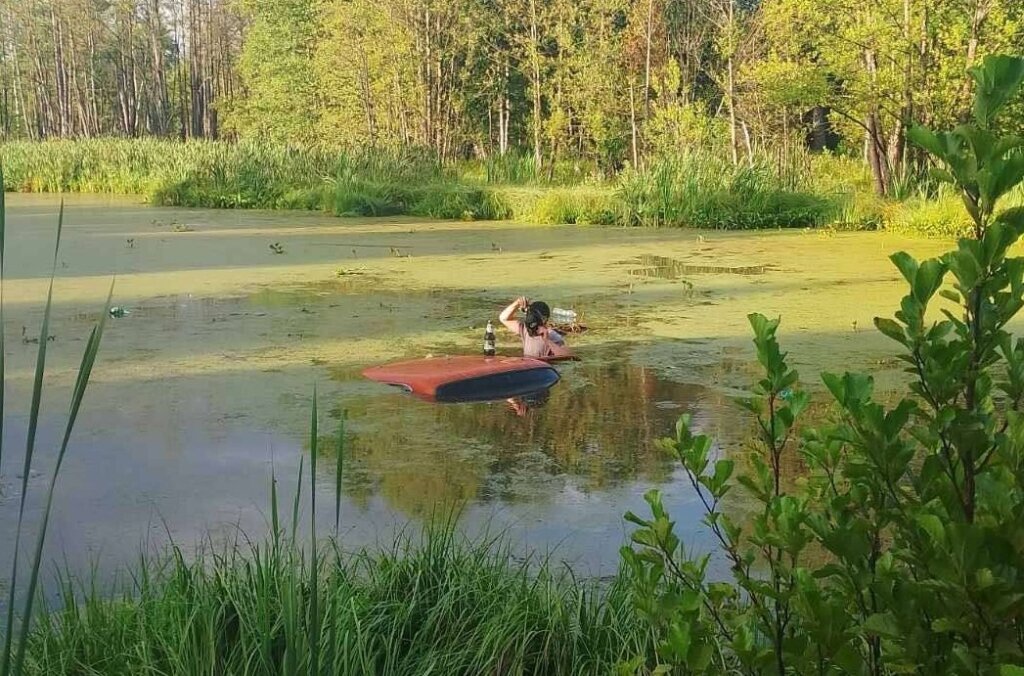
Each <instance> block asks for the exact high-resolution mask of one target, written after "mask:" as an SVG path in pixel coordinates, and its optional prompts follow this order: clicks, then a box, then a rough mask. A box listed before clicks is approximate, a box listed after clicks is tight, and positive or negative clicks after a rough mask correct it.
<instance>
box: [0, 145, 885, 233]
mask: <svg viewBox="0 0 1024 676" xmlns="http://www.w3.org/2000/svg"><path fill="white" fill-rule="evenodd" d="M0 160H2V161H3V162H4V163H5V165H6V166H7V167H8V172H7V175H6V177H5V183H4V185H5V188H6V189H7V190H13V191H28V192H33V191H46V192H101V193H125V194H136V195H142V196H144V197H145V198H146V199H148V200H149V201H150V202H152V203H154V204H159V205H166V206H194V207H216V208H265V209H279V208H291V209H296V208H297V209H311V210H323V211H327V212H330V213H334V214H336V215H340V216H393V215H401V214H407V215H414V216H423V217H428V218H450V219H464V220H477V219H515V220H520V221H525V222H534V223H576V224H581V225H583V224H597V225H627V226H669V227H699V228H737V229H751V228H778V227H813V226H818V225H823V224H827V223H842V224H846V225H852V226H854V227H878V226H879V225H881V224H882V221H883V217H884V214H885V212H884V210H883V209H882V206H884V205H882V204H880V202H879V200H877V199H875V198H873V197H872V195H871V185H870V180H867V181H865V180H864V179H865V172H864V168H863V166H861V164H858V163H857V162H856V161H854V160H849V159H845V158H834V157H819V158H813V157H810V156H806V155H802V154H801V155H799V156H798V157H795V158H788V159H787V161H781V160H779V158H770V157H765V158H761V159H758V160H757V161H755V162H753V163H750V164H744V165H742V166H740V167H733V166H732V165H731V163H729V162H728V161H727V160H726V159H725V158H724V157H717V156H714V155H712V154H710V153H707V152H704V153H697V152H693V153H688V154H681V155H675V156H669V157H666V158H663V159H661V160H658V161H656V162H653V163H652V164H651V165H650V166H649V167H647V168H644V169H642V170H627V171H626V172H624V173H622V174H621V175H619V176H618V177H616V178H615V179H613V180H601V179H595V173H594V171H593V170H592V168H588V167H586V166H584V165H578V164H573V163H569V162H562V163H559V164H557V165H554V166H545V167H537V166H536V165H535V163H534V161H533V159H532V157H529V156H525V155H522V154H518V153H509V154H507V155H505V156H503V157H494V158H490V159H487V160H483V161H474V162H467V163H462V164H459V165H456V166H447V167H445V166H442V165H441V164H440V163H439V162H438V161H437V158H436V157H435V156H433V155H432V154H431V153H429V152H425V151H417V150H401V151H397V150H380V149H349V150H341V149H337V148H328V147H323V146H302V147H297V146H282V145H272V144H266V143H257V142H243V143H223V142H205V141H190V142H186V143H181V142H175V141H161V140H154V139H90V140H80V141H46V142H42V143H33V142H15V143H8V144H4V145H3V146H0Z"/></svg>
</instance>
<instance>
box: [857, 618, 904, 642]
mask: <svg viewBox="0 0 1024 676" xmlns="http://www.w3.org/2000/svg"><path fill="white" fill-rule="evenodd" d="M861 626H862V627H863V629H864V631H866V632H867V633H869V634H874V635H877V636H884V637H886V638H899V637H900V631H899V628H898V627H897V626H896V618H895V617H894V616H893V614H892V613H875V614H874V615H870V616H868V618H867V619H866V620H864V624H862V625H861Z"/></svg>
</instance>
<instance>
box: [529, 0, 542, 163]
mask: <svg viewBox="0 0 1024 676" xmlns="http://www.w3.org/2000/svg"><path fill="white" fill-rule="evenodd" d="M530 61H531V63H532V69H533V72H532V75H533V83H532V89H533V161H534V163H536V165H537V169H538V170H539V169H540V167H541V164H542V159H543V156H542V154H541V148H540V118H541V108H540V39H539V35H538V29H537V0H530Z"/></svg>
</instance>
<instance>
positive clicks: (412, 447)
mask: <svg viewBox="0 0 1024 676" xmlns="http://www.w3.org/2000/svg"><path fill="white" fill-rule="evenodd" d="M56 206H57V198H56V197H54V196H9V197H8V237H9V241H8V252H9V254H8V268H7V271H6V272H7V275H8V277H7V280H6V281H5V284H4V298H5V301H6V303H7V305H6V316H5V321H6V325H5V327H4V331H5V337H6V340H7V345H6V353H7V359H8V375H9V382H8V385H7V395H8V407H9V412H8V417H7V421H6V422H7V424H6V426H5V432H4V434H5V443H4V457H3V459H2V464H0V491H2V495H0V542H11V541H12V537H13V532H14V527H15V522H16V515H17V507H18V498H19V491H20V472H21V469H20V467H21V462H22V454H23V449H24V436H25V424H26V410H27V408H28V398H29V392H30V386H31V378H32V366H33V364H34V360H35V356H36V351H37V349H38V345H36V344H34V343H32V342H25V341H26V340H29V341H30V340H31V337H32V336H34V335H37V334H38V331H39V324H40V321H41V315H42V302H43V300H44V298H45V293H46V283H47V279H48V276H49V262H50V260H51V259H52V246H53V235H54V226H55V223H56V211H57V209H56ZM278 244H279V245H280V246H277V245H278ZM271 245H274V246H271ZM942 246H943V245H942V244H941V243H936V242H922V241H913V240H906V239H900V238H897V237H893V236H889V235H885V234H879V233H857V234H840V235H826V234H819V233H802V232H768V233H695V232H691V231H682V230H640V229H634V230H624V229H605V228H578V227H536V226H526V225H521V224H515V223H456V222H430V221H421V220H414V219H404V218H399V219H335V218H331V217H328V216H324V215H320V214H312V213H290V212H253V211H246V212H242V211H237V212H232V211H213V210H191V209H160V208H152V207H148V206H144V205H141V204H137V203H135V202H133V201H131V200H125V199H115V198H98V197H94V198H90V197H75V198H73V199H71V200H69V204H68V209H67V213H66V224H65V241H64V242H63V245H62V249H61V253H60V255H59V256H58V268H57V281H56V285H55V292H54V294H55V295H54V299H55V302H54V316H53V320H52V324H51V331H50V333H51V334H53V336H54V340H53V341H52V342H50V343H49V344H48V347H49V350H50V354H49V356H48V375H47V380H46V390H45V394H44V398H43V418H42V422H43V427H42V431H41V436H40V439H39V444H38V446H39V451H38V453H39V457H38V461H39V462H38V464H37V473H33V474H32V475H31V476H30V480H29V489H30V499H29V502H28V506H29V510H28V513H27V521H28V523H29V524H30V526H34V525H35V524H36V522H37V520H38V517H39V509H40V504H41V503H40V499H41V493H42V491H43V490H44V489H45V481H46V478H47V473H48V472H49V469H50V467H51V466H52V462H53V459H54V449H55V446H56V443H57V441H58V438H59V434H60V432H61V430H62V425H63V422H64V419H65V416H66V410H67V405H68V400H69V397H70V389H71V386H72V384H73V382H74V377H75V371H76V367H77V363H78V359H79V357H80V355H81V351H82V349H83V348H84V345H85V340H86V339H87V337H88V331H89V328H90V327H91V325H92V324H93V323H94V322H95V321H96V319H97V318H98V314H99V312H100V311H101V308H102V304H103V300H104V298H105V295H106V291H107V288H108V287H109V284H110V280H111V278H112V276H113V275H115V274H116V277H117V281H116V287H115V303H116V304H118V305H122V306H124V307H126V308H127V309H128V310H129V312H130V314H128V315H127V316H125V317H124V318H121V319H113V320H111V321H110V323H109V325H108V333H107V335H106V336H105V338H104V345H103V350H102V352H101V355H100V358H99V361H98V363H97V366H96V369H95V372H94V378H93V384H92V385H91V387H90V391H89V393H88V396H87V398H86V403H85V406H84V407H83V410H82V415H81V419H80V421H79V424H78V427H77V429H76V432H75V435H74V437H73V440H72V445H71V448H70V451H69V455H68V458H67V461H66V465H65V469H64V472H63V474H62V476H61V479H60V484H59V486H58V496H57V500H56V503H55V512H54V521H53V530H52V533H51V535H52V537H51V538H50V539H49V546H48V549H47V556H48V557H50V558H51V559H61V560H66V561H67V562H68V563H69V564H70V565H71V566H72V567H73V568H75V569H77V570H85V569H86V568H87V567H88V565H89V563H90V562H92V561H95V560H99V561H100V562H101V563H102V564H103V565H104V566H116V565H120V564H123V563H125V562H127V561H130V560H132V559H133V558H134V556H135V554H136V552H137V551H138V549H139V547H140V546H148V547H159V546H161V545H163V544H165V543H166V542H167V541H168V540H171V539H173V540H174V541H175V542H178V543H180V544H182V545H183V546H185V547H186V548H188V547H190V546H193V545H194V544H195V543H196V542H198V541H199V540H200V539H201V538H202V537H204V535H206V534H212V535H213V536H214V537H218V538H222V537H234V536H236V535H237V534H239V533H245V534H247V535H248V536H250V537H259V536H261V535H262V534H264V533H265V532H266V524H267V521H268V520H269V516H268V514H267V510H268V508H269V504H268V502H269V501H268V495H269V481H270V476H271V472H272V471H273V473H274V474H275V475H276V476H277V477H278V478H279V479H280V481H281V491H282V503H283V504H290V500H291V497H290V496H291V492H292V490H293V488H292V487H293V485H294V481H295V477H296V474H297V472H298V469H299V464H300V459H302V458H304V457H307V456H308V438H307V437H308V429H307V427H308V419H309V411H310V409H311V399H312V391H313V387H314V385H316V387H317V388H318V392H319V404H320V409H321V411H322V412H323V416H322V420H321V430H322V431H323V433H324V439H323V440H322V441H323V443H322V445H324V446H327V447H330V446H331V445H332V444H333V442H332V441H331V439H330V436H331V435H332V433H333V431H334V429H335V428H336V425H337V421H338V420H339V419H340V417H341V415H342V414H343V412H344V413H345V414H346V415H347V419H348V434H347V437H346V443H347V451H346V454H347V455H346V464H345V468H346V469H345V479H344V488H343V496H342V526H341V529H340V530H341V532H340V536H341V538H342V541H343V543H344V546H346V547H350V548H356V547H360V546H364V545H370V546H372V545H374V544H375V543H378V542H383V543H389V542H390V541H391V539H392V538H393V536H394V533H395V532H396V531H399V530H401V529H403V528H409V527H410V525H411V526H412V527H416V526H417V525H418V524H421V523H423V521H424V520H425V519H428V518H430V516H431V515H433V514H437V513H441V512H444V511H445V510H448V509H453V508H454V509H459V510H460V515H461V518H460V526H461V527H462V528H463V529H464V530H465V531H466V532H468V533H470V534H476V533H480V532H483V531H485V530H488V529H490V530H492V531H493V530H496V529H497V530H506V531H507V532H508V534H509V536H510V537H511V538H512V539H513V541H514V542H515V543H516V546H517V547H518V550H519V551H520V552H522V553H524V554H525V553H526V552H528V551H539V552H542V553H548V552H551V553H553V555H554V556H556V557H558V558H561V559H564V560H567V561H569V562H571V563H573V564H574V565H575V566H577V567H578V569H579V570H580V571H581V572H583V573H584V574H595V575H603V574H607V573H609V572H611V571H613V570H614V568H615V566H616V565H617V560H618V547H619V546H620V545H621V544H622V542H623V541H624V539H625V537H626V535H627V533H628V530H627V528H626V527H625V525H624V524H623V522H622V519H621V516H622V514H623V513H624V512H625V511H626V510H630V509H631V510H635V511H638V512H640V511H643V510H644V504H643V500H642V496H643V493H644V492H645V491H646V490H647V489H649V488H651V487H659V488H661V489H662V490H663V491H664V492H665V493H666V495H667V499H666V502H667V504H668V506H669V507H670V509H671V510H672V511H673V514H674V516H675V518H676V520H677V522H678V528H679V530H680V534H681V535H682V536H683V537H684V538H685V539H686V541H687V543H688V544H689V545H691V546H692V547H694V548H695V549H698V550H700V549H707V548H709V547H710V545H711V541H710V539H709V538H708V534H707V533H706V532H705V531H704V529H703V528H702V527H701V525H700V523H699V520H700V516H701V514H700V511H699V509H698V504H697V503H696V502H695V500H694V497H695V496H694V495H693V493H692V490H691V489H690V487H689V483H688V482H687V481H686V480H685V477H684V476H683V475H682V474H681V473H680V472H679V470H678V468H677V467H676V465H675V464H674V463H673V462H672V461H671V459H670V458H669V457H667V456H666V454H665V453H664V452H663V451H661V450H660V449H659V448H658V444H657V440H658V439H659V438H661V437H663V436H666V435H669V434H671V433H672V431H673V427H674V423H675V420H676V418H677V417H678V416H679V415H680V414H682V413H690V414H692V415H693V416H694V420H695V422H696V425H697V426H698V427H699V428H701V429H703V430H706V431H708V432H710V433H712V434H714V435H715V436H716V438H717V439H718V440H719V451H720V452H723V453H731V454H736V455H739V454H742V453H743V452H744V439H745V438H746V436H747V433H748V431H749V421H748V420H747V419H746V418H745V417H744V416H743V415H742V414H740V413H739V412H738V411H737V409H735V408H734V407H733V406H732V404H731V403H730V398H731V396H733V395H734V394H735V393H736V392H737V388H738V387H741V386H742V385H744V384H745V383H746V382H748V381H749V380H750V378H751V377H752V376H753V374H754V373H755V370H754V368H753V362H752V354H751V350H750V347H749V337H748V329H747V324H746V314H747V313H749V312H752V311H760V312H764V313H766V314H769V315H775V314H781V315H782V317H783V328H782V331H781V335H782V340H783V342H784V347H785V348H786V349H788V350H789V351H790V353H791V355H792V356H791V359H792V361H793V363H794V364H795V365H796V366H798V367H799V368H800V369H801V371H802V373H803V374H804V376H805V378H806V379H807V381H808V382H809V384H810V386H811V387H812V388H814V387H815V385H814V383H815V382H816V373H817V372H818V371H820V370H822V369H825V368H831V369H834V370H838V369H842V368H860V369H867V370H871V371H873V372H875V373H876V375H877V377H878V378H879V381H880V383H882V385H883V386H892V385H894V384H896V383H898V381H899V375H898V373H899V371H898V366H897V364H896V363H895V362H894V361H893V360H892V358H891V346H890V345H889V344H888V343H887V341H886V339H884V338H882V337H880V336H878V335H877V334H876V333H875V332H874V331H873V330H871V329H870V325H871V318H872V317H873V316H875V315H877V314H889V313H890V312H891V309H892V308H894V307H896V305H897V304H898V299H899V296H900V294H901V293H902V284H901V283H900V282H899V278H898V275H897V273H896V272H895V270H894V269H893V268H892V266H891V264H890V263H889V262H888V260H887V255H888V254H889V253H891V252H892V251H895V250H897V249H899V248H909V249H911V250H913V251H915V252H916V253H918V254H919V255H920V254H928V253H936V252H938V251H940V250H941V249H942ZM277 250H280V251H282V252H283V253H277V252H276V251H277ZM519 295H527V296H529V297H531V298H539V299H544V300H547V301H548V302H549V303H550V304H552V305H555V306H561V307H572V308H575V309H577V310H578V311H579V312H580V314H581V316H582V318H583V321H584V322H585V323H586V324H587V326H588V327H589V330H588V331H587V332H586V333H584V334H582V335H581V336H576V337H574V338H573V343H574V346H575V347H576V348H577V350H578V352H579V354H580V355H581V356H582V358H583V359H582V361H580V362H578V363H573V364H568V365H565V366H562V367H560V368H561V369H562V380H561V382H560V383H558V384H557V385H556V386H555V387H554V388H553V389H552V391H551V393H550V396H549V397H548V398H547V399H546V401H544V402H543V405H541V406H534V407H528V408H527V409H526V410H523V408H522V407H518V409H517V408H516V407H515V406H513V405H512V404H511V403H509V402H504V401H502V402H492V403H484V404H457V405H437V404H430V403H427V402H423V401H419V400H417V399H415V398H413V397H410V396H408V395H405V394H403V393H401V392H399V391H396V390H394V389H393V388H388V387H385V386H382V385H379V384H377V383H372V382H369V381H366V380H364V379H362V378H361V377H360V375H359V372H360V370H361V369H362V368H365V367H366V366H369V365H372V364H376V363H380V362H384V361H388V360H395V359H404V358H413V357H422V356H426V355H430V354H435V355H437V354H465V353H468V354H473V353H476V352H477V351H478V350H479V349H480V343H481V340H482V336H483V327H484V324H485V323H486V321H487V320H488V319H493V318H494V317H495V315H496V314H497V313H498V312H499V311H500V310H501V308H502V307H503V306H504V305H505V304H507V303H508V302H509V301H510V300H511V299H512V298H514V297H516V296H519ZM516 348H517V346H516V339H515V337H514V336H510V335H502V336H500V340H499V349H500V350H501V351H502V352H504V353H507V354H513V353H514V352H515V351H516ZM304 464H305V465H306V466H307V467H308V461H304ZM321 470H322V473H321V475H320V476H318V477H317V482H318V484H317V485H318V489H317V490H318V492H319V493H320V494H322V495H321V499H320V500H319V504H321V505H329V506H330V507H329V508H327V509H324V510H323V512H322V513H321V514H320V515H319V516H320V517H321V522H322V524H321V525H322V532H323V533H324V534H328V533H330V532H331V531H332V530H333V522H334V515H333V513H332V509H333V504H334V502H333V495H334V486H333V481H334V479H333V476H332V458H331V456H330V454H329V453H328V454H326V455H325V456H324V458H322V459H321ZM9 562H10V548H9V547H4V548H0V566H2V567H0V570H6V569H7V566H8V565H9ZM0 577H2V574H0Z"/></svg>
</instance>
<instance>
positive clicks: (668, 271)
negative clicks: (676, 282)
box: [630, 254, 770, 279]
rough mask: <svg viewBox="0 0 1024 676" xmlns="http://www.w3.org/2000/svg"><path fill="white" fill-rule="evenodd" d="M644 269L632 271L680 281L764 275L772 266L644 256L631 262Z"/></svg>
mask: <svg viewBox="0 0 1024 676" xmlns="http://www.w3.org/2000/svg"><path fill="white" fill-rule="evenodd" d="M631 263H632V264H634V265H636V264H639V265H641V266H642V267H639V268H634V269H631V270H630V274H633V275H635V276H637V277H653V278H655V279H679V278H681V277H685V276H687V275H714V274H720V275H721V274H724V275H763V274H764V273H765V272H766V271H767V270H769V269H770V266H767V265H739V266H729V265H702V264H695V263H684V262H682V261H679V260H676V259H674V258H667V257H665V256H654V255H650V254H644V255H642V256H639V257H637V258H635V259H634V260H633V261H631Z"/></svg>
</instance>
